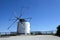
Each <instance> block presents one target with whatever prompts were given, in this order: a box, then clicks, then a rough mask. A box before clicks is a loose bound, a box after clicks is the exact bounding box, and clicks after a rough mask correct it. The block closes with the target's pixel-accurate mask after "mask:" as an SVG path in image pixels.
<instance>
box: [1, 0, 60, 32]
mask: <svg viewBox="0 0 60 40" xmlns="http://www.w3.org/2000/svg"><path fill="white" fill-rule="evenodd" d="M23 6H24V7H29V9H26V8H24V9H23V12H24V14H23V16H22V17H29V16H31V17H32V20H31V21H30V22H31V31H46V30H49V31H50V30H56V27H57V26H58V25H59V24H60V0H0V32H8V31H9V30H10V31H16V28H17V22H16V23H15V24H14V25H13V26H12V27H11V28H10V29H9V30H7V28H8V27H9V25H11V23H12V22H13V21H9V19H11V18H14V14H13V12H14V11H15V12H16V15H17V16H19V14H20V13H21V7H23Z"/></svg>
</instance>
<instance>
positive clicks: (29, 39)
mask: <svg viewBox="0 0 60 40" xmlns="http://www.w3.org/2000/svg"><path fill="white" fill-rule="evenodd" d="M0 40H60V37H57V36H53V35H19V36H6V37H0Z"/></svg>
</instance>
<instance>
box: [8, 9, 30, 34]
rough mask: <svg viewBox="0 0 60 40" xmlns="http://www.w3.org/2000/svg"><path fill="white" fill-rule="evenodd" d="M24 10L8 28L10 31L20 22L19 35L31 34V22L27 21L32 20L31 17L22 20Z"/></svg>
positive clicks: (18, 25) (18, 26)
mask: <svg viewBox="0 0 60 40" xmlns="http://www.w3.org/2000/svg"><path fill="white" fill-rule="evenodd" d="M22 15H23V14H22V9H21V14H20V16H19V17H17V16H15V19H12V20H14V22H13V23H12V24H11V25H10V26H9V27H8V29H10V28H11V27H12V25H13V24H14V23H15V22H16V21H18V23H17V33H18V34H30V22H29V21H27V19H30V20H31V17H28V18H22Z"/></svg>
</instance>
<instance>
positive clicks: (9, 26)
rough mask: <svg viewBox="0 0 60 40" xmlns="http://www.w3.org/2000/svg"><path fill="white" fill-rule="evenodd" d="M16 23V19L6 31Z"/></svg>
mask: <svg viewBox="0 0 60 40" xmlns="http://www.w3.org/2000/svg"><path fill="white" fill-rule="evenodd" d="M16 21H17V19H16V20H15V21H14V22H13V23H12V24H11V25H10V26H9V27H8V29H9V28H11V27H12V25H13V24H14V23H15V22H16Z"/></svg>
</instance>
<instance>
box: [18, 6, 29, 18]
mask: <svg viewBox="0 0 60 40" xmlns="http://www.w3.org/2000/svg"><path fill="white" fill-rule="evenodd" d="M24 8H26V9H29V7H21V14H20V16H19V18H21V16H22V15H23V13H24V12H23V9H24Z"/></svg>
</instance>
